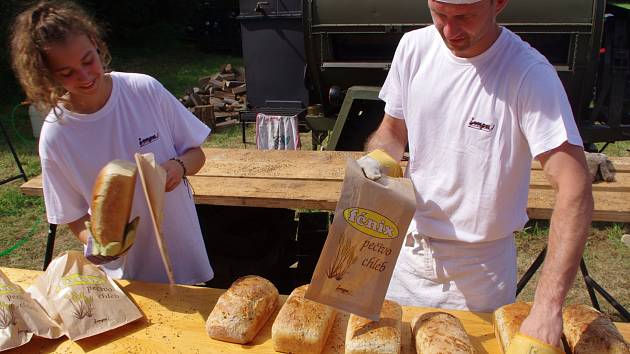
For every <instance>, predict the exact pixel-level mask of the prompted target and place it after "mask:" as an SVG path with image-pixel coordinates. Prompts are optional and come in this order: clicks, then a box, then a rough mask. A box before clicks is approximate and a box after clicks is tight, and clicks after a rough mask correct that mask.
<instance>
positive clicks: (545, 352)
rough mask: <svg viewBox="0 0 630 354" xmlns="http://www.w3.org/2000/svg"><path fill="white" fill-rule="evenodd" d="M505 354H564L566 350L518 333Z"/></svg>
mask: <svg viewBox="0 0 630 354" xmlns="http://www.w3.org/2000/svg"><path fill="white" fill-rule="evenodd" d="M505 354H564V350H562V349H561V348H560V347H555V346H552V345H549V344H547V343H543V342H541V341H539V340H538V339H536V338H533V337H530V336H528V335H525V334H522V333H520V332H519V333H516V334H515V335H514V337H512V340H510V345H508V347H507V349H506V350H505Z"/></svg>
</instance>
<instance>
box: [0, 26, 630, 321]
mask: <svg viewBox="0 0 630 354" xmlns="http://www.w3.org/2000/svg"><path fill="white" fill-rule="evenodd" d="M171 29H172V27H169V26H168V25H163V26H157V27H154V28H151V29H147V30H144V31H141V32H138V33H136V34H135V35H133V36H132V37H130V38H129V43H135V44H134V45H124V46H117V47H113V48H112V54H113V57H114V60H113V61H112V64H111V68H112V69H113V70H118V71H130V72H142V73H146V74H149V75H152V76H154V77H156V78H157V79H158V80H160V81H161V82H162V83H163V84H164V86H165V87H166V88H167V89H169V90H170V91H171V92H172V93H173V94H174V95H176V96H181V95H183V93H184V90H185V89H186V88H187V87H190V86H192V85H195V83H196V81H197V79H198V78H200V77H202V76H205V75H210V74H212V73H214V72H216V71H217V70H218V69H219V67H220V65H222V64H224V63H232V64H233V65H242V60H241V59H240V58H235V57H230V56H226V55H213V54H208V53H204V52H201V51H199V50H198V48H197V47H196V46H195V45H193V44H191V43H185V42H181V41H179V40H178V36H177V32H176V31H172V30H171ZM21 99H23V97H21V95H20V93H19V92H17V91H15V92H12V93H11V92H10V93H9V94H6V95H3V96H2V98H0V100H1V101H0V119H1V122H2V124H3V125H4V126H5V128H7V129H8V130H9V132H10V136H11V140H12V141H13V143H14V144H15V146H16V149H17V152H18V155H19V158H20V160H21V162H22V164H23V165H24V168H25V170H26V173H27V175H28V176H29V177H32V176H36V175H38V174H39V173H40V165H39V160H38V157H37V149H36V142H35V139H34V138H33V137H32V133H31V132H30V130H31V128H30V123H29V121H28V116H27V114H26V109H25V107H20V108H18V109H17V111H16V115H15V117H14V118H12V117H11V112H12V110H13V108H14V107H15V105H16V104H18V103H19V101H20V100H21ZM305 138H306V139H308V136H305ZM247 139H248V141H249V142H253V141H254V137H253V131H252V129H251V127H250V128H249V129H248V138H247ZM306 139H305V140H306ZM0 141H4V139H2V138H0ZM205 146H213V147H233V148H240V147H243V145H242V143H241V131H240V127H238V126H236V127H231V128H226V129H225V130H223V131H219V132H216V133H215V134H213V136H212V138H211V139H210V141H209V142H207V143H206V144H205ZM304 146H305V148H308V146H310V144H306V143H304ZM628 149H630V143H628V142H622V143H616V144H611V145H610V146H609V147H608V148H607V150H606V152H607V153H608V154H610V155H613V156H630V153H629V152H628ZM16 173H17V168H16V167H15V163H14V161H13V158H12V156H11V154H10V153H9V150H8V148H7V147H6V144H4V143H2V144H0V179H4V178H7V177H9V176H12V175H15V174H16ZM20 184H21V182H20V181H14V182H12V183H9V184H6V185H3V186H0V225H1V226H2V227H1V228H0V266H10V267H19V268H30V269H40V268H41V265H42V262H43V255H44V248H45V243H46V227H47V224H46V221H45V210H44V205H43V201H42V199H41V198H37V197H26V196H23V195H22V194H21V193H20V192H19V188H18V187H19V185H20ZM629 232H630V229H629V227H628V225H626V224H611V223H594V224H593V228H592V231H591V237H590V239H589V242H588V246H587V249H586V252H585V259H586V262H587V264H588V266H589V270H590V272H591V275H592V276H593V278H594V279H595V280H596V281H598V282H599V283H600V284H601V285H602V286H604V288H606V289H607V290H608V291H609V292H611V294H612V295H613V296H615V297H616V298H617V300H619V301H620V302H621V303H622V304H623V305H624V306H626V308H629V309H630V277H628V276H627V274H628V271H629V270H630V248H628V247H626V246H624V245H623V244H622V243H621V235H622V234H624V233H629ZM547 233H548V223H547V222H546V221H532V222H530V223H529V224H528V227H527V229H526V230H525V231H524V232H522V233H520V234H519V236H518V237H517V247H518V264H519V273H520V274H522V273H523V272H524V270H525V269H526V268H527V267H528V266H529V264H531V262H532V261H533V259H534V258H535V257H536V255H537V254H538V252H539V251H540V250H541V249H542V248H543V247H544V244H545V242H546V235H547ZM16 245H17V246H19V247H17V248H15V249H14V250H13V251H11V252H8V251H10V250H11V249H12V248H14V247H15V246H16ZM79 247H80V244H79V243H78V241H76V240H75V238H74V237H73V236H72V235H71V234H70V232H69V231H68V230H67V228H65V227H63V226H61V227H60V228H59V231H58V237H57V240H56V247H55V254H58V253H60V252H62V251H64V250H67V249H76V248H79ZM536 279H537V278H536V277H535V278H534V279H533V281H532V282H531V283H530V285H529V286H528V287H527V288H526V289H525V291H524V293H523V294H522V295H521V296H520V299H523V300H531V299H532V294H533V284H535V280H536ZM568 301H569V302H581V303H589V299H588V295H587V293H586V290H585V289H584V285H583V282H582V280H581V278H579V277H578V279H577V281H576V283H575V286H574V289H573V290H572V291H571V293H570V294H569V300H568ZM602 304H603V302H602ZM603 306H604V309H605V311H606V312H608V313H611V314H613V313H614V311H612V310H611V308H610V306H608V305H607V304H605V305H604V304H603ZM615 319H617V320H618V319H619V318H618V317H615Z"/></svg>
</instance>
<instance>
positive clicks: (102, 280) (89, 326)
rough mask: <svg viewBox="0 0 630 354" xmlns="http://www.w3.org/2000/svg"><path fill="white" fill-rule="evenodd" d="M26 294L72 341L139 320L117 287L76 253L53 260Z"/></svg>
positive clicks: (81, 255) (131, 304)
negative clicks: (38, 304) (40, 306)
mask: <svg viewBox="0 0 630 354" xmlns="http://www.w3.org/2000/svg"><path fill="white" fill-rule="evenodd" d="M27 291H28V292H29V293H30V294H31V295H32V296H33V298H34V299H35V300H36V301H38V302H39V303H40V304H41V305H42V307H44V309H45V310H46V311H47V312H48V315H50V317H51V318H52V319H53V320H55V321H57V322H58V323H60V324H61V327H62V329H63V334H65V335H66V336H68V338H70V339H71V340H73V341H76V340H79V339H82V338H86V337H90V336H93V335H96V334H99V333H103V332H105V331H109V330H111V329H114V328H117V327H120V326H122V325H125V324H127V323H130V322H133V321H135V320H137V319H139V318H141V317H142V313H141V312H140V310H138V308H137V307H136V305H135V304H134V303H133V302H132V301H131V300H130V299H129V298H128V297H127V295H126V294H125V293H124V292H123V291H122V290H120V288H119V287H118V285H117V284H116V283H115V282H114V281H113V280H112V279H111V278H110V277H108V276H107V275H106V274H105V273H103V271H102V270H100V269H99V268H98V267H96V266H95V265H93V264H92V263H90V262H89V261H88V260H87V259H85V257H84V256H83V253H81V252H77V251H68V252H66V253H64V254H62V255H61V256H59V257H57V258H55V259H54V260H53V261H52V262H51V263H50V264H49V265H48V269H47V270H46V272H45V273H44V274H42V275H41V276H40V277H39V278H37V280H36V281H35V283H34V284H33V285H31V286H30V287H29V288H28V289H27Z"/></svg>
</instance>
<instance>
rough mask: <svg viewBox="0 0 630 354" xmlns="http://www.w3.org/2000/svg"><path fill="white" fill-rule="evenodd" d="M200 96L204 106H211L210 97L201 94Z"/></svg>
mask: <svg viewBox="0 0 630 354" xmlns="http://www.w3.org/2000/svg"><path fill="white" fill-rule="evenodd" d="M198 96H199V98H200V99H201V104H202V105H206V104H210V95H205V94H200V95H198Z"/></svg>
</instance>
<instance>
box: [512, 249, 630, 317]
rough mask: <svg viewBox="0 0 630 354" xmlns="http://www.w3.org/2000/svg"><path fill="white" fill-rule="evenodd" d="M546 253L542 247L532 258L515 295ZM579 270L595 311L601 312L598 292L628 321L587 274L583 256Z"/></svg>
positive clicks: (621, 307) (628, 315)
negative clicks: (536, 255)
mask: <svg viewBox="0 0 630 354" xmlns="http://www.w3.org/2000/svg"><path fill="white" fill-rule="evenodd" d="M546 254H547V247H546V246H545V248H543V249H542V251H540V253H539V254H538V257H536V259H535V260H534V262H533V263H532V265H531V266H529V268H528V269H527V271H526V272H525V274H523V276H522V277H521V279H520V280H519V281H518V284H517V285H516V296H518V294H520V293H521V291H522V290H523V288H525V285H527V283H528V282H529V280H530V279H531V278H532V276H534V273H536V271H537V270H538V268H540V266H541V265H542V263H543V261H544V260H545V255H546ZM580 272H581V273H582V277H583V278H584V283H585V284H586V290H587V291H588V295H589V297H590V298H591V303H592V304H593V307H594V308H595V309H597V311H600V312H601V308H600V307H599V302H598V301H597V296H596V294H595V292H598V293H599V294H600V295H601V296H603V297H604V299H606V301H608V303H609V304H611V305H612V307H614V308H615V310H617V312H619V314H620V315H621V317H623V319H624V320H626V321H630V313H629V312H628V311H627V310H626V309H625V308H624V307H623V306H621V304H620V303H619V302H617V300H615V298H613V297H612V296H611V295H610V294H609V293H608V292H607V291H606V290H605V289H604V288H602V286H601V285H599V284H598V283H597V282H596V281H595V280H593V278H591V276H590V275H589V274H588V269H587V268H586V263H585V262H584V257H582V258H581V259H580Z"/></svg>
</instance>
